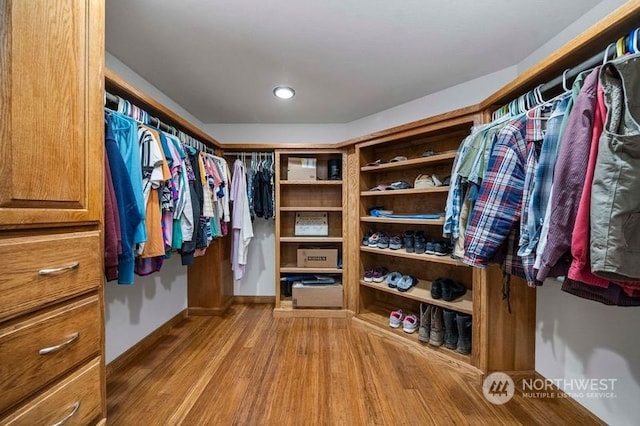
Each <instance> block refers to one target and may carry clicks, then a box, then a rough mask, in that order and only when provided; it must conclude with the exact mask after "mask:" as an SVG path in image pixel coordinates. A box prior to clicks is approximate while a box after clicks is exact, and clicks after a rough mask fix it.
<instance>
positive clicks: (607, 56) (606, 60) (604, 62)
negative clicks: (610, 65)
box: [602, 43, 616, 65]
mask: <svg viewBox="0 0 640 426" xmlns="http://www.w3.org/2000/svg"><path fill="white" fill-rule="evenodd" d="M611 46H613V47H616V44H615V43H610V44H609V45H608V46H607V48H606V49H604V58H602V65H604V64H606V63H607V62H609V48H611Z"/></svg>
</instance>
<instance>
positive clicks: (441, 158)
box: [360, 149, 457, 172]
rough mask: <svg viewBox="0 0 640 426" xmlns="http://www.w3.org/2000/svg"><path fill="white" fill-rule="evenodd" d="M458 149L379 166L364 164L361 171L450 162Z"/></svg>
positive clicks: (377, 170)
mask: <svg viewBox="0 0 640 426" xmlns="http://www.w3.org/2000/svg"><path fill="white" fill-rule="evenodd" d="M456 153H457V151H456V150H455V149H453V150H451V151H446V152H443V153H441V154H436V155H432V156H429V157H421V158H412V159H407V160H405V161H396V162H393V163H384V164H380V165H378V166H363V167H360V171H361V172H379V171H385V170H390V169H396V168H401V169H409V168H412V167H421V166H426V165H429V164H437V163H450V162H451V161H452V160H453V159H454V158H456Z"/></svg>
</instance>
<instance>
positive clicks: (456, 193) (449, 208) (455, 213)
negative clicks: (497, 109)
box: [442, 132, 473, 239]
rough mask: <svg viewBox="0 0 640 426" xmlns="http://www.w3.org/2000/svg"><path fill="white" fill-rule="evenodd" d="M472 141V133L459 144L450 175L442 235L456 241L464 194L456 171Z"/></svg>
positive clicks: (460, 179)
mask: <svg viewBox="0 0 640 426" xmlns="http://www.w3.org/2000/svg"><path fill="white" fill-rule="evenodd" d="M472 139H473V132H472V134H471V135H469V136H467V137H466V138H465V139H464V141H462V143H461V144H460V147H459V148H458V153H457V154H456V159H455V160H454V163H453V168H452V170H453V172H452V173H451V186H449V195H448V196H447V204H446V207H445V217H444V226H443V231H442V235H443V236H444V237H449V236H451V237H453V239H457V238H458V237H459V236H460V235H459V234H460V228H459V223H460V210H461V209H462V196H463V193H464V192H463V188H462V178H461V176H460V175H459V174H458V170H459V168H460V164H461V161H462V158H464V156H465V155H466V153H467V150H468V148H469V144H470V143H471V140H472Z"/></svg>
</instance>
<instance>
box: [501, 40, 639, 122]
mask: <svg viewBox="0 0 640 426" xmlns="http://www.w3.org/2000/svg"><path fill="white" fill-rule="evenodd" d="M639 45H640V28H635V29H633V30H632V31H630V32H629V33H628V34H626V35H623V36H622V37H620V38H619V39H618V40H617V41H616V42H615V43H610V44H609V45H607V47H606V48H605V49H604V50H602V51H601V52H600V53H597V54H595V55H593V56H592V57H591V58H589V59H587V60H585V61H583V62H582V63H580V64H578V65H576V66H574V67H571V68H569V69H567V70H565V71H564V72H563V73H562V74H561V75H559V76H558V77H556V78H554V79H553V80H550V81H548V82H547V83H544V84H541V85H539V86H537V87H536V88H534V89H533V90H530V91H529V92H527V93H525V94H523V95H521V96H519V97H518V98H516V99H514V100H513V101H511V102H510V103H508V104H506V105H503V106H502V107H500V108H498V109H497V110H495V111H494V113H493V117H492V118H493V119H494V120H495V119H498V118H500V117H503V116H505V115H506V114H508V113H510V112H512V113H516V114H517V113H518V107H522V106H523V105H525V106H526V107H527V108H526V109H529V108H532V107H534V106H535V105H536V104H537V103H542V102H544V99H542V94H546V95H553V94H557V93H558V86H562V90H564V91H567V90H570V86H569V85H568V84H567V81H568V80H569V79H571V78H574V77H576V76H577V75H578V74H580V73H581V72H583V71H588V70H590V69H593V68H595V67H596V66H597V65H600V64H602V63H604V62H606V61H608V60H611V59H615V58H619V57H622V56H624V55H626V54H637V53H640V48H639ZM612 48H613V49H612Z"/></svg>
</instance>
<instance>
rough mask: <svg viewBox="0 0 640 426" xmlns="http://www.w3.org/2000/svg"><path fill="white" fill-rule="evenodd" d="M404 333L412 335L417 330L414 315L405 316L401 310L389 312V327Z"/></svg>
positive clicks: (416, 319) (416, 321)
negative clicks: (400, 329) (399, 329)
mask: <svg viewBox="0 0 640 426" xmlns="http://www.w3.org/2000/svg"><path fill="white" fill-rule="evenodd" d="M400 326H402V331H404V332H405V333H414V332H415V331H416V330H417V329H418V317H417V316H416V315H415V314H407V315H405V314H404V312H402V309H398V310H395V311H391V314H389V327H391V328H400Z"/></svg>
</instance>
